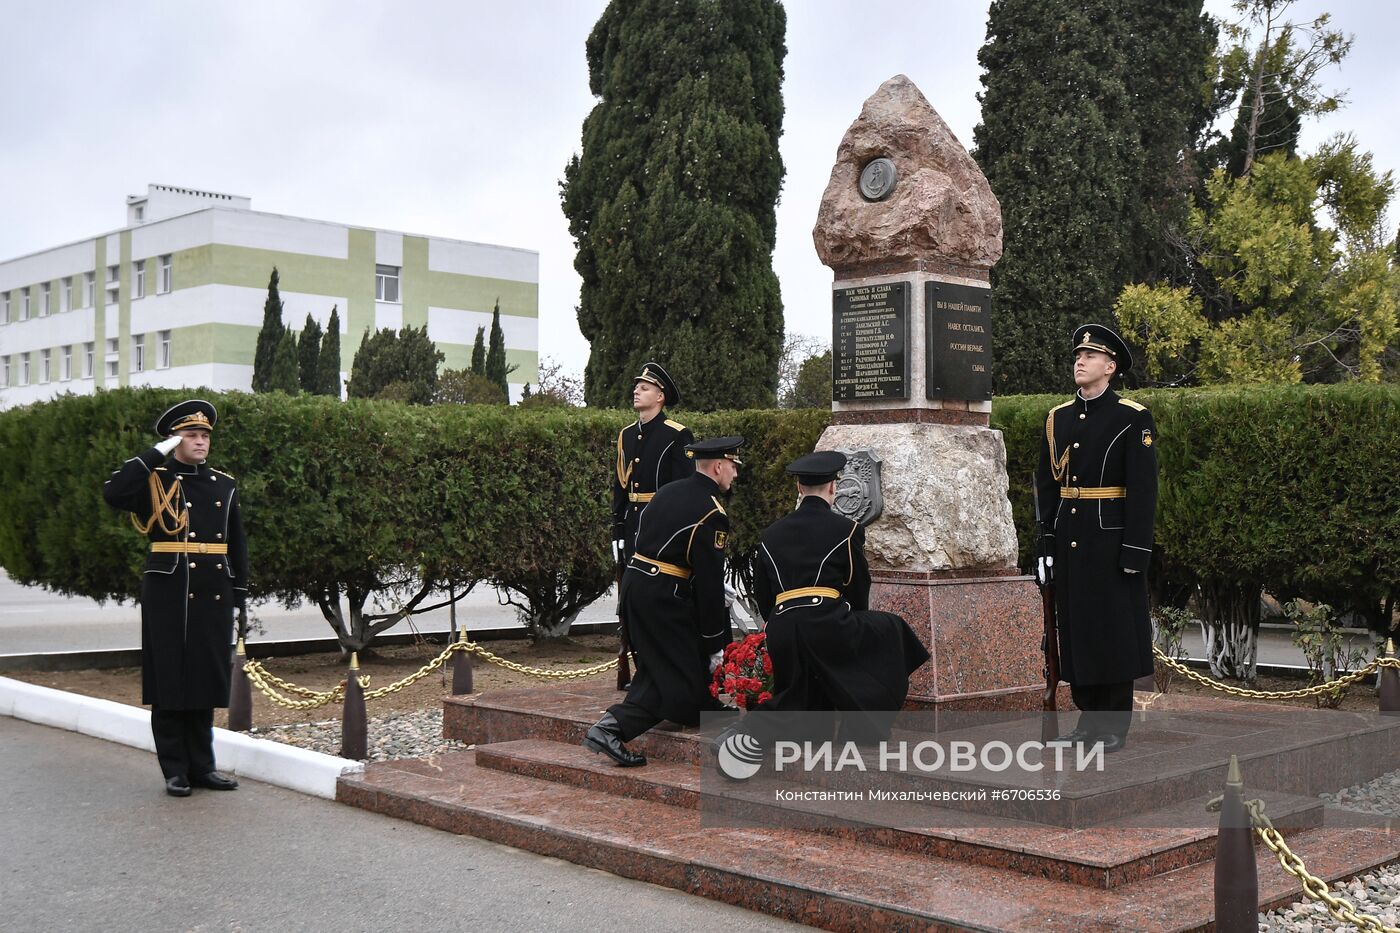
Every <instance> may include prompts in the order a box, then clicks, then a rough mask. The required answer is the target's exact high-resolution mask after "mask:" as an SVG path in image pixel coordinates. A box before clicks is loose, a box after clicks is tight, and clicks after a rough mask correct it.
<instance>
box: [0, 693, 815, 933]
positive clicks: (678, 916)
mask: <svg viewBox="0 0 1400 933" xmlns="http://www.w3.org/2000/svg"><path fill="white" fill-rule="evenodd" d="M0 748H3V749H4V753H3V754H0V787H3V788H4V789H5V805H4V806H3V807H0V840H4V843H3V845H0V904H3V905H4V919H3V921H0V926H3V927H4V928H5V929H7V930H76V931H88V930H91V931H104V933H124V931H131V933H150V931H155V930H199V931H216V930H217V931H232V930H236V931H239V933H254V931H262V930H268V931H298V930H334V931H338V933H343V931H357V930H366V931H394V930H413V931H415V933H433V931H438V930H442V931H448V930H451V931H462V930H490V931H498V930H499V931H530V933H534V931H549V930H559V931H569V933H573V931H577V930H658V929H663V930H675V931H704V933H713V931H715V930H736V931H747V930H754V931H767V930H774V931H776V930H797V929H800V928H799V927H796V926H794V925H792V924H789V923H785V922H783V921H779V920H774V919H773V918H770V917H766V916H764V915H761V914H756V913H751V912H749V911H745V910H741V909H739V908H737V907H729V906H727V905H722V904H717V903H715V902H713V901H706V900H703V899H701V898H698V897H692V896H691V895H688V894H682V893H680V892H677V891H672V890H669V889H666V888H660V887H656V886H654V885H650V884H644V883H642V882H637V881H628V880H626V879H623V878H618V877H615V876H613V875H608V874H605V873H603V872H599V871H594V870H592V869H587V868H581V867H579V866H577V865H572V864H570V863H567V862H562V861H559V860H558V859H552V858H545V857H543V856H539V855H533V854H531V853H528V852H522V851H519V850H516V849H510V848H507V847H505V846H499V845H496V844H494V843H490V842H484V841H482V840H480V839H474V838H471V837H469V836H454V835H451V834H449V833H445V832H440V831H438V830H433V829H427V828H425V827H422V826H417V825H415V824H411V823H405V822H400V821H398V820H392V819H388V818H386V817H382V816H377V815H375V814H372V813H367V812H365V811H363V810H356V809H352V808H350V807H346V806H342V805H341V804H337V803H333V802H331V801H327V800H321V799H319V798H315V797H305V796H302V795H301V794H297V793H294V792H292V791H288V790H283V789H282V788H279V787H272V786H269V785H266V784H259V783H256V782H252V781H245V782H244V783H243V786H242V788H240V789H239V790H238V791H235V792H233V793H218V792H214V791H200V790H196V791H195V793H194V796H192V797H189V798H185V799H176V798H173V797H168V796H166V794H165V791H164V788H163V786H162V784H161V781H160V772H159V770H158V769H157V767H156V763H155V759H154V758H153V756H151V755H150V754H148V753H145V752H141V751H137V750H135V749H131V748H127V747H125V746H121V745H114V744H111V743H108V742H104V741H102V740H100V739H94V738H89V737H87V736H82V735H77V734H75V733H71V732H64V731H61V730H57V729H49V728H46V727H44V726H36V725H33V724H32V723H27V722H22V721H19V720H15V719H9V718H7V717H0Z"/></svg>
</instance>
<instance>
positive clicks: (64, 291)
mask: <svg viewBox="0 0 1400 933" xmlns="http://www.w3.org/2000/svg"><path fill="white" fill-rule="evenodd" d="M58 310H59V313H60V314H61V313H63V312H64V311H72V310H73V277H72V276H71V275H68V276H64V278H63V287H62V288H61V289H59V292H58Z"/></svg>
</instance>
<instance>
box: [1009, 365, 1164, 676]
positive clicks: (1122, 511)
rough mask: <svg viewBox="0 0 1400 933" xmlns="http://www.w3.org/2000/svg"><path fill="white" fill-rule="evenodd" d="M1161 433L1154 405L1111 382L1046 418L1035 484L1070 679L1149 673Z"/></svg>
mask: <svg viewBox="0 0 1400 933" xmlns="http://www.w3.org/2000/svg"><path fill="white" fill-rule="evenodd" d="M1156 440H1157V431H1156V427H1155V426H1154V425H1153V423H1152V413H1151V412H1150V411H1148V410H1147V409H1146V408H1144V407H1143V406H1142V405H1139V404H1138V403H1137V402H1134V401H1130V400H1129V399H1125V398H1121V397H1120V396H1119V395H1118V394H1117V393H1116V392H1114V391H1113V390H1112V389H1108V390H1106V391H1105V392H1104V393H1103V394H1102V395H1100V396H1098V397H1096V398H1094V399H1091V400H1088V401H1086V400H1085V399H1084V398H1083V397H1082V396H1079V395H1076V396H1075V398H1074V399H1072V400H1071V401H1068V402H1065V403H1064V404H1063V405H1060V406H1057V407H1056V408H1054V409H1052V410H1051V411H1050V414H1049V415H1048V416H1047V418H1046V427H1045V431H1044V432H1043V434H1042V436H1041V439H1040V465H1039V468H1038V470H1037V473H1036V484H1037V487H1038V490H1037V491H1038V494H1039V498H1040V509H1041V515H1040V522H1041V533H1042V534H1043V535H1046V536H1048V537H1047V545H1048V547H1047V552H1048V553H1052V554H1054V556H1055V565H1054V578H1055V609H1056V614H1057V617H1058V621H1059V633H1060V675H1061V677H1062V678H1063V679H1064V680H1065V681H1066V682H1068V683H1071V684H1077V685H1085V686H1087V685H1092V684H1107V683H1121V682H1123V681H1128V680H1134V679H1136V678H1138V677H1143V676H1146V675H1148V674H1151V673H1152V629H1151V623H1150V621H1149V618H1148V604H1147V573H1146V571H1147V567H1148V563H1149V561H1150V560H1151V557H1152V527H1153V522H1154V520H1155V518H1156V514H1157V450H1156V446H1155V445H1156ZM1130 570H1131V571H1137V573H1128V572H1127V571H1130Z"/></svg>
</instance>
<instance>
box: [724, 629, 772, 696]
mask: <svg viewBox="0 0 1400 933" xmlns="http://www.w3.org/2000/svg"><path fill="white" fill-rule="evenodd" d="M710 696H712V697H714V698H715V699H717V700H719V701H720V702H721V703H723V704H724V705H725V706H731V707H735V708H738V709H752V708H753V707H755V706H757V705H758V704H759V703H763V702H766V701H768V700H771V699H772V698H773V660H772V659H771V658H769V657H768V649H767V647H766V646H765V645H764V641H763V633H762V632H754V633H753V634H752V635H746V636H745V637H744V640H743V641H735V642H730V643H729V644H727V645H725V646H724V659H723V660H722V661H720V664H719V667H717V668H715V676H714V681H713V682H712V683H711V684H710Z"/></svg>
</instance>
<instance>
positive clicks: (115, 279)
mask: <svg viewBox="0 0 1400 933" xmlns="http://www.w3.org/2000/svg"><path fill="white" fill-rule="evenodd" d="M121 276H122V269H121V266H120V265H116V266H108V267H107V304H109V305H114V304H116V303H117V302H118V301H120V300H121V295H122V291H121V289H122V283H121Z"/></svg>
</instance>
